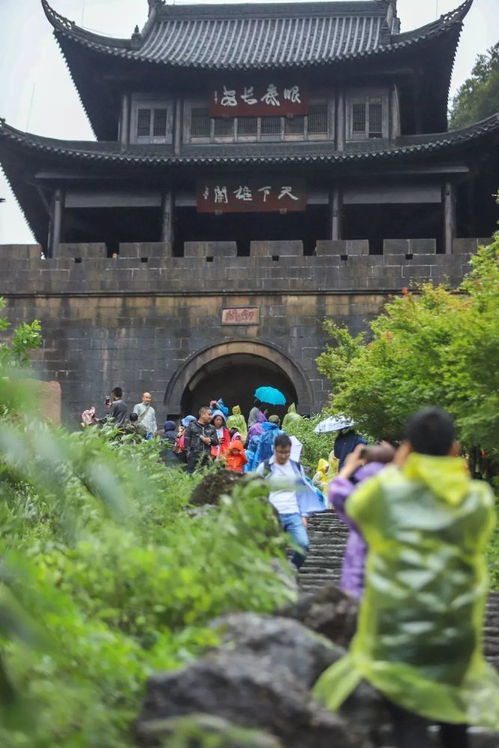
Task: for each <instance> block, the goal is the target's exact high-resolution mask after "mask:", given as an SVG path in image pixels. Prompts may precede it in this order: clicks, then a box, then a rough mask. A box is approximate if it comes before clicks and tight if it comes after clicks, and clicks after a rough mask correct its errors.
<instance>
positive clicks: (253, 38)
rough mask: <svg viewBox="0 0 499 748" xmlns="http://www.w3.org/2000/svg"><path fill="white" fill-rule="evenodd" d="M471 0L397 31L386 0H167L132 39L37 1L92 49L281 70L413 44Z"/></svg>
mask: <svg viewBox="0 0 499 748" xmlns="http://www.w3.org/2000/svg"><path fill="white" fill-rule="evenodd" d="M472 2H473V0H465V2H464V3H463V4H462V5H460V6H459V8H457V9H456V10H454V11H452V12H451V13H447V14H445V15H443V16H441V18H440V19H438V20H437V21H435V22H433V23H430V24H428V25H427V26H423V27H422V28H420V29H416V30H415V31H411V32H409V33H406V34H398V33H397V32H398V25H399V24H398V18H397V17H396V16H393V15H392V13H391V10H392V3H391V2H389V0H371V1H366V2H320V3H318V2H297V3H293V4H291V3H286V4H276V3H268V4H267V3H265V4H256V3H253V4H248V5H230V4H222V5H189V6H187V5H184V6H175V5H173V6H172V5H168V6H167V5H164V4H159V5H158V4H157V5H156V10H153V15H152V17H151V18H150V20H149V22H148V23H147V24H146V26H145V28H144V31H143V34H142V35H141V34H134V36H133V37H132V39H131V40H124V39H112V38H109V37H103V36H99V35H97V34H93V33H90V32H88V31H86V30H84V29H82V28H79V27H78V26H76V25H75V24H74V23H72V22H70V21H68V20H67V19H65V18H63V17H62V16H60V15H59V14H58V13H56V12H55V11H54V10H53V9H52V8H51V7H50V6H49V4H48V2H47V0H42V4H43V7H44V9H45V12H46V14H47V17H48V18H49V20H50V22H51V23H52V25H53V26H54V30H55V33H56V34H57V35H58V36H60V37H64V38H66V39H69V40H72V41H73V42H75V43H77V44H80V45H84V46H85V47H87V48H90V49H93V50H95V51H96V52H100V53H104V54H108V55H113V56H115V57H123V58H126V59H130V60H137V61H143V62H149V63H156V64H164V65H168V66H171V67H175V68H206V69H215V70H216V69H221V70H251V69H256V68H258V69H274V70H275V69H278V68H289V67H295V68H298V67H311V66H318V65H327V64H329V63H332V62H334V61H340V60H348V59H352V58H358V57H368V56H370V55H373V54H380V53H387V52H391V51H394V50H397V49H401V48H406V47H410V46H412V45H414V44H416V43H418V42H420V41H421V40H424V39H428V38H432V37H435V36H438V35H440V34H442V33H445V32H446V31H447V30H448V29H449V27H454V26H455V25H456V24H460V23H461V22H462V20H463V18H464V16H465V15H466V13H467V12H468V10H469V8H470V6H471V4H472Z"/></svg>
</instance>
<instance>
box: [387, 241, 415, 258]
mask: <svg viewBox="0 0 499 748" xmlns="http://www.w3.org/2000/svg"><path fill="white" fill-rule="evenodd" d="M410 252H411V240H410V239H384V240H383V254H384V255H395V254H403V255H406V254H409V253H410Z"/></svg>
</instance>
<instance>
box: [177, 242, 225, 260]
mask: <svg viewBox="0 0 499 748" xmlns="http://www.w3.org/2000/svg"><path fill="white" fill-rule="evenodd" d="M236 256H237V244H236V242H185V243H184V257H236Z"/></svg>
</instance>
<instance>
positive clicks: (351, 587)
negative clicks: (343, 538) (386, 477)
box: [329, 462, 386, 600]
mask: <svg viewBox="0 0 499 748" xmlns="http://www.w3.org/2000/svg"><path fill="white" fill-rule="evenodd" d="M384 467H386V465H385V464H383V463H381V462H369V463H368V464H367V465H364V466H363V467H361V468H359V469H358V470H357V471H356V473H355V480H356V483H352V481H350V480H348V479H347V478H334V480H332V481H331V484H330V486H329V503H330V504H331V506H332V507H333V509H335V511H336V513H337V515H338V517H339V518H340V519H341V520H342V521H343V522H344V523H345V524H346V525H347V526H348V527H349V528H350V532H349V534H348V539H347V544H346V548H345V555H344V557H343V564H342V567H341V582H340V589H342V590H343V591H344V592H348V594H349V595H352V597H355V599H356V600H360V599H361V597H362V592H363V590H364V566H365V563H366V555H367V545H366V543H365V540H364V538H363V537H362V535H361V533H360V531H359V529H358V527H357V525H356V524H355V522H354V521H353V520H352V519H351V518H350V517H349V516H348V514H346V512H345V504H346V502H347V499H348V497H349V496H350V494H352V493H353V492H354V491H355V487H356V484H357V483H361V482H362V481H364V480H366V479H367V478H372V477H373V476H374V475H377V474H378V473H379V471H380V470H382V469H383V468H384Z"/></svg>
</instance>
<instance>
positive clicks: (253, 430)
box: [248, 410, 267, 443]
mask: <svg viewBox="0 0 499 748" xmlns="http://www.w3.org/2000/svg"><path fill="white" fill-rule="evenodd" d="M266 421H267V416H266V415H265V413H262V411H261V410H259V411H258V413H257V415H256V423H254V424H253V426H250V427H249V429H248V443H249V442H250V441H251V439H252V438H253V437H254V436H260V434H263V432H264V428H263V424H264V423H265V422H266Z"/></svg>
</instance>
